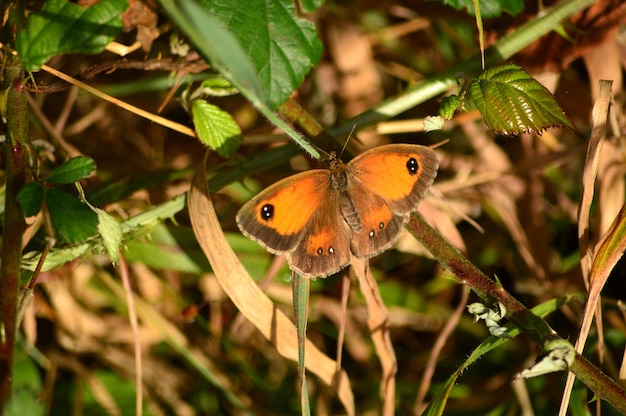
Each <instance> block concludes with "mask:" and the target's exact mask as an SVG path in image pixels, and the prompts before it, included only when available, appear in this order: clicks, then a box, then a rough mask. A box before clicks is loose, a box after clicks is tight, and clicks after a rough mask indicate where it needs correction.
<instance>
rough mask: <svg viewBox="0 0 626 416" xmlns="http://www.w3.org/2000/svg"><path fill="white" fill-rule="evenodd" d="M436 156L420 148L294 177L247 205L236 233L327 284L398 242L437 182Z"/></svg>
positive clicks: (385, 149)
mask: <svg viewBox="0 0 626 416" xmlns="http://www.w3.org/2000/svg"><path fill="white" fill-rule="evenodd" d="M438 167H439V161H438V159H437V156H436V155H435V152H434V151H433V150H432V149H430V148H428V147H425V146H420V145H415V144H390V145H385V146H380V147H377V148H374V149H371V150H368V151H366V152H364V153H362V154H361V155H359V156H357V157H355V158H354V159H352V160H351V161H350V162H348V163H343V162H342V161H341V160H340V159H339V158H337V157H335V155H331V160H330V167H329V169H314V170H308V171H305V172H301V173H298V174H295V175H292V176H289V177H287V178H285V179H283V180H281V181H279V182H277V183H275V184H274V185H272V186H270V187H269V188H267V189H265V190H264V191H262V192H261V193H259V194H258V195H256V196H255V197H254V198H252V199H251V200H250V201H248V202H247V203H246V204H245V205H244V206H243V207H241V209H240V210H239V212H238V213H237V225H238V226H239V229H240V230H241V232H242V233H243V234H244V235H246V236H247V237H248V238H250V239H252V240H254V241H256V242H257V243H259V244H260V245H262V246H263V247H264V248H265V249H266V250H268V251H269V252H271V253H274V254H286V257H287V262H288V264H289V266H290V267H291V269H292V270H294V271H296V272H297V273H299V274H301V275H303V276H305V277H312V278H313V277H326V276H330V275H332V274H335V273H336V272H338V271H339V270H341V269H343V268H344V267H346V266H347V265H348V264H349V263H350V253H352V254H354V255H355V256H356V257H358V258H369V257H372V256H375V255H377V254H380V253H382V252H383V251H385V250H387V249H388V248H389V247H391V246H392V245H393V244H394V243H395V242H396V240H397V239H398V237H399V235H400V232H401V231H402V228H403V226H404V224H405V223H406V222H407V221H408V219H409V215H410V214H411V212H413V211H415V210H416V209H417V206H418V205H419V203H420V202H421V201H422V199H423V198H424V195H425V194H426V191H427V190H428V188H429V187H430V186H431V185H432V183H433V181H434V180H435V176H437V169H438Z"/></svg>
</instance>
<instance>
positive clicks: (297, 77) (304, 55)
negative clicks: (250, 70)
mask: <svg viewBox="0 0 626 416" xmlns="http://www.w3.org/2000/svg"><path fill="white" fill-rule="evenodd" d="M200 4H201V5H202V7H203V8H204V9H205V10H207V11H208V12H209V13H210V14H211V15H212V16H214V17H215V18H217V19H218V20H219V21H220V22H221V23H222V24H223V25H224V27H226V28H227V29H228V30H229V31H230V32H231V33H233V34H234V35H235V36H236V37H237V39H238V40H239V43H240V44H241V45H242V47H243V49H244V51H245V52H246V54H247V55H248V56H249V57H250V60H251V61H252V63H253V65H254V66H255V68H256V72H257V75H258V77H259V80H260V81H261V88H262V94H263V96H262V100H263V101H264V102H266V103H269V105H270V107H271V108H276V107H278V106H279V105H281V104H282V103H283V102H285V100H286V99H287V98H288V97H289V95H290V94H291V93H292V92H293V91H294V90H295V89H297V88H298V87H299V86H300V84H301V83H302V81H303V80H304V77H305V76H306V74H308V72H309V71H310V70H311V68H312V67H313V66H314V65H315V64H317V63H318V62H319V60H320V56H321V53H322V44H321V42H320V40H319V38H318V37H317V32H316V30H315V25H314V24H313V23H312V22H310V21H308V20H304V19H301V18H299V17H298V16H297V15H296V9H295V7H294V2H293V1H291V0H249V1H230V0H200ZM216 46H217V45H216Z"/></svg>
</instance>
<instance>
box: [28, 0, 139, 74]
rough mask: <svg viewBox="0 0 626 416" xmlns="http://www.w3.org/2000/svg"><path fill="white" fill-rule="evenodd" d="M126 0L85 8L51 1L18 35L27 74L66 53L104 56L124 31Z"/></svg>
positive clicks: (113, 0)
mask: <svg viewBox="0 0 626 416" xmlns="http://www.w3.org/2000/svg"><path fill="white" fill-rule="evenodd" d="M127 8H128V2H127V1H126V0H106V1H100V2H98V3H96V4H94V5H93V6H89V7H82V6H78V5H76V4H74V3H70V2H69V1H67V0H49V1H46V2H44V5H43V8H42V9H41V11H39V12H37V13H33V14H32V15H30V17H29V18H28V23H27V26H26V30H23V31H21V32H18V34H17V39H16V48H17V52H18V54H19V56H20V58H21V60H22V63H23V64H24V69H26V70H27V71H36V70H38V69H39V68H40V67H41V65H43V64H45V63H46V62H47V61H48V60H49V59H50V58H51V57H53V56H55V55H59V54H62V53H84V54H95V53H100V52H101V51H102V50H103V49H104V47H105V46H106V45H107V44H108V43H109V42H111V40H113V38H114V37H115V36H116V35H117V34H118V33H119V32H120V31H121V30H122V12H123V11H124V10H126V9H127Z"/></svg>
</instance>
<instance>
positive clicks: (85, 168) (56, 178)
mask: <svg viewBox="0 0 626 416" xmlns="http://www.w3.org/2000/svg"><path fill="white" fill-rule="evenodd" d="M95 170H96V162H94V160H93V159H92V158H90V157H87V156H77V157H74V158H72V159H70V160H68V161H67V162H65V163H64V164H62V165H61V166H59V167H57V168H55V169H54V170H53V171H52V172H50V174H49V175H48V177H47V178H46V182H48V183H51V184H56V185H63V184H70V183H74V182H78V181H80V180H81V179H85V178H87V177H88V176H89V175H91V173H92V172H93V171H95Z"/></svg>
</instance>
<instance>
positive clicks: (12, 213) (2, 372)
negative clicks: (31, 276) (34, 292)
mask: <svg viewBox="0 0 626 416" xmlns="http://www.w3.org/2000/svg"><path fill="white" fill-rule="evenodd" d="M4 77H5V85H4V87H3V88H2V90H3V91H7V103H6V109H7V110H6V118H7V129H8V132H7V141H6V143H5V149H6V161H7V171H6V176H7V182H6V201H5V208H4V229H3V235H2V265H1V267H0V294H1V295H0V414H2V412H3V409H4V407H5V404H6V402H7V400H9V399H10V398H11V383H12V380H13V351H14V348H15V334H16V330H17V328H16V322H17V321H16V317H17V299H18V294H19V278H20V263H21V258H22V235H23V233H24V227H25V222H24V216H23V214H22V211H21V209H20V207H19V205H18V203H17V200H16V196H17V193H18V192H19V191H20V189H22V187H23V186H24V183H25V179H26V171H27V166H28V165H27V162H28V148H27V147H26V145H25V143H27V140H28V134H27V133H28V112H27V104H26V94H25V91H24V88H23V84H22V81H23V71H22V67H21V66H19V65H9V66H7V67H6V69H5V71H4Z"/></svg>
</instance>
